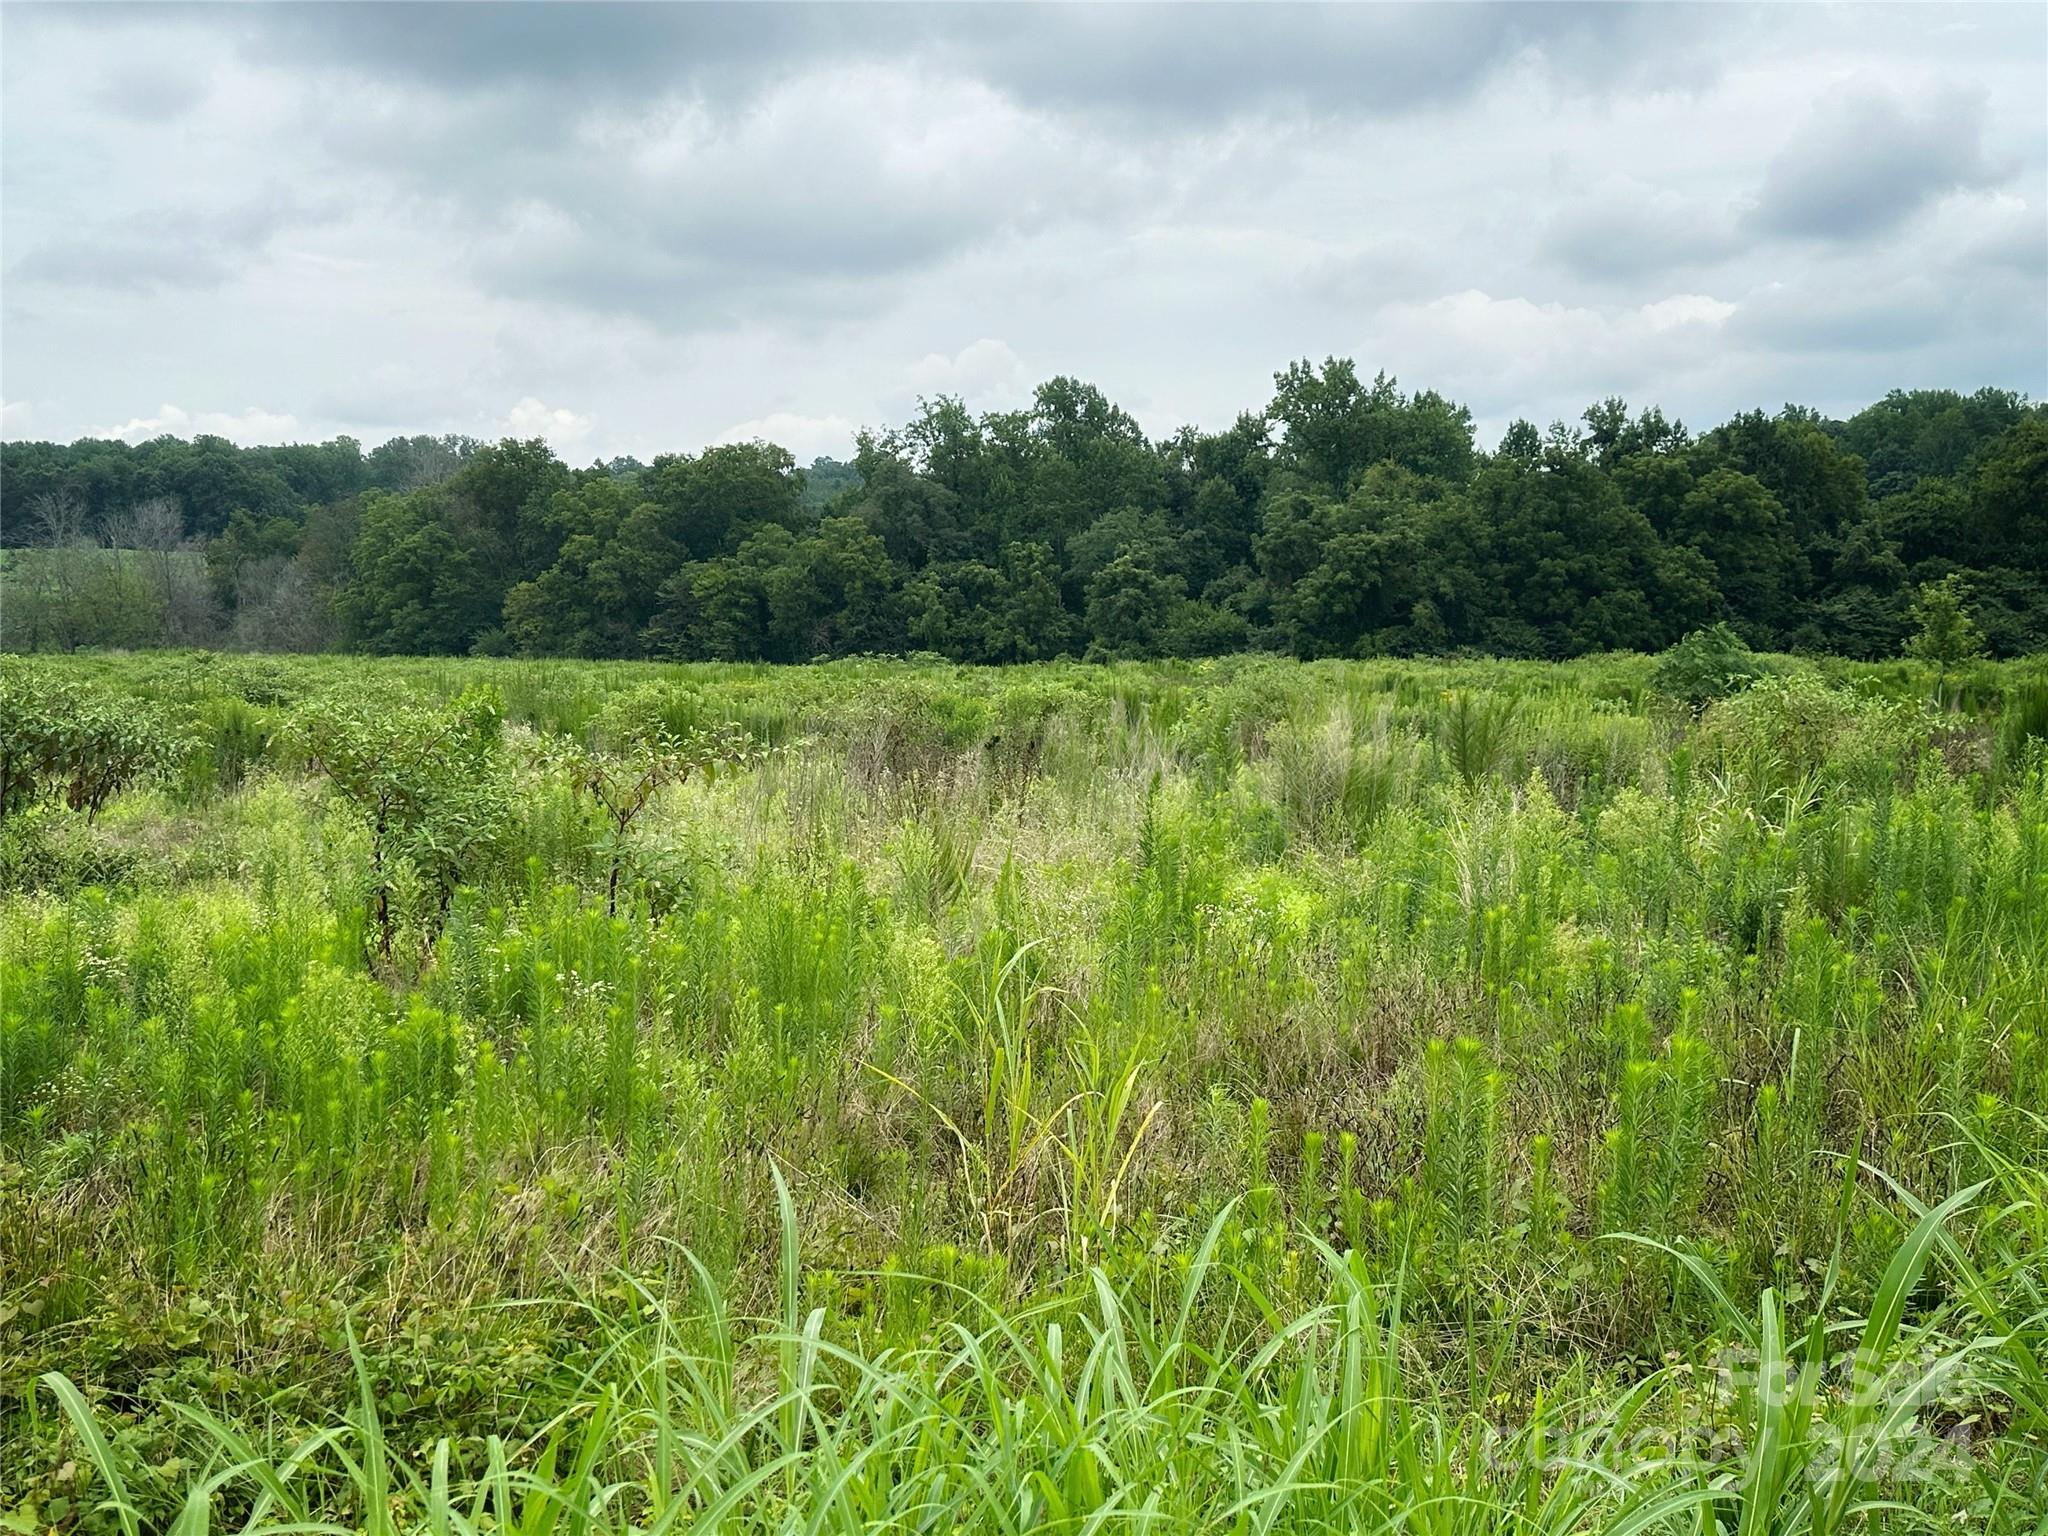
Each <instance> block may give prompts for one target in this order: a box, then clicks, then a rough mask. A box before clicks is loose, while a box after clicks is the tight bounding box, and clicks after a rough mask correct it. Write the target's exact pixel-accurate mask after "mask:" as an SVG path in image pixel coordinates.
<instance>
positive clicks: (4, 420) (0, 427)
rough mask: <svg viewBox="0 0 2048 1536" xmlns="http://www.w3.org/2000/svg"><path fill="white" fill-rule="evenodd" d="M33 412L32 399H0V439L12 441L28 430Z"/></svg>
mask: <svg viewBox="0 0 2048 1536" xmlns="http://www.w3.org/2000/svg"><path fill="white" fill-rule="evenodd" d="M34 414H35V402H34V401H32V400H0V441H6V442H13V441H15V440H16V439H17V438H19V437H21V436H22V434H23V433H25V432H27V431H28V423H29V418H30V417H31V416H33V415H34Z"/></svg>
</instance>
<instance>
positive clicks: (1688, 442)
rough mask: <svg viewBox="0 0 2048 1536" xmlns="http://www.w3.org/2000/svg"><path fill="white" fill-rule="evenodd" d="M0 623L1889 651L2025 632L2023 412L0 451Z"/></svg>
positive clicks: (677, 636)
mask: <svg viewBox="0 0 2048 1536" xmlns="http://www.w3.org/2000/svg"><path fill="white" fill-rule="evenodd" d="M0 506H4V508H5V540H6V543H7V545H8V546H10V547H9V548H8V549H6V550H5V551H4V552H0V553H4V558H5V559H6V562H7V565H6V569H5V586H4V595H5V599H6V601H5V607H4V615H0V623H4V634H0V639H4V642H5V644H6V645H7V646H8V647H10V648H14V649H67V650H68V649H77V648H80V647H85V646H107V645H111V646H124V645H125V646H139V645H156V644H181V645H227V646H237V647H245V648H250V649H258V650H326V649H346V650H355V651H366V652H379V653H405V654H451V653H452V654H524V655H536V656H578V657H676V658H704V659H734V660H749V659H757V660H771V661H805V660H809V659H812V658H814V657H822V656H840V655H847V654H855V653H863V652H878V653H886V652H906V651H927V652H937V653H940V654H943V655H945V656H948V657H952V658H955V659H959V660H965V661H976V662H1012V661H1031V660H1038V659H1042V658H1048V657H1054V656H1060V655H1076V656H1082V655H1086V656H1100V657H1156V656H1199V655H1210V654H1215V653H1219V652H1228V651H1239V650H1246V649H1267V650H1277V651H1285V652H1289V653H1292V654H1295V655H1299V656H1363V655H1406V654H1417V653H1452V652H1460V651H1466V652H1484V653H1491V654H1497V655H1503V656H1519V657H1565V656H1572V655H1578V654H1582V653H1586V652H1592V651H1602V650H1611V649H1637V650H1650V649H1657V648H1660V647H1662V646H1665V645H1667V644H1669V643H1671V642H1672V641H1673V640H1675V639H1677V638H1678V637H1679V636H1681V635H1683V634H1685V633H1687V632H1688V631H1690V630H1693V629H1695V628H1699V627H1701V626H1704V625H1707V624H1711V623H1715V622H1725V623H1727V624H1728V625H1730V626H1731V627H1732V628H1733V629H1734V630H1735V631H1736V632H1738V633H1739V634H1740V635H1741V636H1742V637H1743V639H1745V640H1747V641H1748V642H1749V643H1750V644H1752V645H1754V646H1758V647H1767V648H1772V649H1790V650H1812V651H1830V652H1836V653H1840V654H1845V655H1849V656H1855V657H1875V656H1881V655H1888V654H1892V653H1894V652H1896V650H1897V649H1898V647H1899V645H1900V642H1901V640H1902V638H1903V637H1904V635H1905V633H1906V631H1907V629H1908V627H1909V611H1910V608H1911V604H1912V600H1913V595H1914V593H1915V592H1916V591H1917V589H1918V588H1919V586H1920V585H1921V584H1923V583H1925V582H1929V581H1936V580H1940V579H1942V578H1944V577H1947V576H1950V575H1956V576H1958V577H1959V578H1960V586H1961V589H1962V590H1963V591H1964V592H1966V593H1967V595H1968V601H1969V604H1970V612H1971V614H1972V615H1973V616H1974V618H1975V621H1976V624H1977V626H1978V627H1979V629H1980V630H1981V631H1982V635H1983V638H1984V641H1985V644H1986V646H1987V647H1988V649H1990V650H1991V651H1992V652H1993V653H1995V654H2000V655H2012V654H2016V653H2020V652H2025V651H2030V650H2038V649H2041V648H2043V647H2044V646H2048V408H2044V407H2043V406H2041V405H2036V404H2031V403H2029V402H2028V401H2027V400H2026V399H2025V397H2023V396H2020V395H2017V394H2014V393H2012V392H2009V391H2004V390H1997V389H1984V390H1979V391H1978V392H1976V393H1975V394H1972V395H1967V396H1965V395H1961V394H1958V393H1955V392H1953V391H1947V390H1921V391H1913V392H1903V391H1894V392H1893V393H1892V394H1890V395H1888V396H1886V397H1885V398H1884V399H1883V400H1881V401H1879V402H1878V403H1877V404H1875V405H1872V406H1870V407H1869V408H1868V409H1866V410H1863V411H1860V412H1858V413H1857V414H1855V415H1854V416H1851V417H1850V418H1849V419H1848V420H1846V421H1835V420H1829V419H1826V418H1824V417H1822V416H1821V415H1820V414H1818V413H1817V412H1814V411H1811V410H1807V409H1804V408H1800V407H1796V406H1788V407H1786V408H1785V409H1784V410H1783V411H1780V412H1779V413H1778V414H1776V415H1769V414H1766V413H1764V412H1762V411H1753V412H1749V413H1747V414H1744V415H1739V416H1736V417H1735V418H1733V419H1732V420H1730V421H1728V422H1725V423H1723V424H1722V425H1720V426H1717V427H1714V428H1713V429H1711V430H1710V431H1706V432H1703V433H1700V434H1697V435H1695V434H1694V433H1692V432H1689V431H1688V430H1687V429H1686V428H1685V426H1684V425H1683V424H1681V423H1680V422H1678V421H1676V420H1672V419H1668V418H1667V417H1666V416H1665V415H1664V414H1663V413H1662V412H1661V411H1659V410H1657V409H1655V408H1651V409H1646V410H1641V411H1631V410H1630V408H1629V407H1628V406H1627V405H1626V404H1625V403H1624V402H1622V401H1620V400H1608V401H1605V402H1602V403H1601V404H1598V405H1595V406H1593V407H1591V408H1590V409H1588V410H1587V411H1586V412H1585V413H1584V416H1583V418H1582V420H1581V422H1580V424H1579V425H1577V426H1573V425H1570V424H1567V423H1563V422H1560V423H1557V424H1554V425H1553V426H1551V427H1550V428H1549V430H1548V431H1542V430H1539V429H1538V428H1536V427H1535V426H1533V425H1531V424H1530V423H1528V422H1517V423H1515V424H1514V426H1512V427H1511V428H1510V429H1509V430H1508V431H1507V432H1506V434H1505V435H1504V436H1503V437H1502V439H1501V441H1500V443H1499V444H1498V445H1497V446H1496V447H1495V448H1494V449H1493V450H1492V451H1491V452H1487V451H1484V450H1482V449H1481V447H1480V446H1479V445H1478V444H1477V442H1476V441H1475V437H1474V431H1473V424H1472V419H1471V415H1470V413H1469V412H1468V411H1467V410H1466V409H1465V408H1463V407H1462V406H1459V405H1457V404H1454V403H1453V402H1451V401H1449V400H1447V399H1445V398H1444V397H1442V396H1441V395H1438V394H1436V393H1433V392H1430V391H1427V390H1424V391H1419V392H1415V393H1404V392H1403V391H1402V390H1401V389H1400V388H1399V387H1398V386H1397V384H1396V383H1395V381H1394V380H1392V379H1389V378H1387V377H1385V376H1384V375H1382V376H1380V377H1378V378H1375V379H1372V380H1370V381H1368V380H1365V379H1363V378H1361V377H1360V376H1359V374H1358V372H1357V370H1356V368H1355V367H1354V366H1353V365H1352V364H1351V363H1349V362H1347V361H1343V360H1340V359H1334V358H1333V359H1331V360H1329V361H1327V362H1326V363H1325V364H1324V365H1323V366H1322V367H1320V368H1317V367H1314V366H1312V365H1311V364H1309V363H1307V362H1302V363H1297V364H1295V365H1293V366H1291V367H1289V368H1288V369H1287V370H1286V371H1285V372H1283V373H1281V374H1279V375H1278V376H1277V377H1276V379H1275V391H1274V395H1273V398H1272V400H1271V401H1270V402H1269V403H1268V404H1267V405H1266V406H1265V407H1264V408H1263V409H1260V410H1256V411H1248V412H1246V413H1245V414H1243V415H1242V416H1240V417H1239V418H1238V420H1237V421H1236V423H1235V424H1234V425H1232V426H1231V427H1229V428H1228V429H1227V430H1224V431H1221V432H1202V431H1198V430H1195V429H1193V428H1187V429H1184V430H1182V431H1181V432H1179V433H1177V434H1175V435H1174V436H1172V437H1170V438H1167V439H1165V440H1163V441H1157V442H1155V441H1152V440H1149V439H1148V438H1147V437H1146V435H1145V433H1144V432H1143V431H1142V430H1141V429H1140V428H1139V426H1138V424H1137V422H1136V421H1135V420H1134V419H1133V418H1132V417H1131V416H1130V415H1129V414H1128V413H1127V412H1125V411H1124V410H1122V409H1120V408H1118V407H1117V406H1116V405H1114V404H1113V403H1111V402H1110V401H1109V400H1108V399H1107V398H1105V397H1104V396H1103V394H1102V393H1101V392H1100V391H1099V390H1097V389H1095V388H1093V387H1091V386H1088V385H1086V384H1082V383H1079V382H1077V381H1075V380H1073V379H1069V378H1058V379H1054V380H1052V381H1051V382H1049V383H1047V384H1045V385H1043V386H1041V387H1040V388H1039V389H1038V390H1037V392H1036V394H1035V396H1034V399H1033V402H1032V404H1031V406H1030V407H1029V408H1028V409H1024V410H1018V411H1004V412H994V413H990V414H986V415H982V416H978V417H977V416H976V415H974V414H973V413H971V412H970V411H968V410H967V409H966V407H965V406H964V405H963V404H962V403H961V402H960V401H958V400H955V399H950V398H940V399H936V400H930V401H926V402H923V403H922V404H921V407H920V409H919V412H918V414H917V415H916V417H915V419H913V420H912V421H910V422H908V423H907V424H904V425H902V426H900V427H897V428H894V429H891V430H887V431H878V432H871V433H865V434H863V435H862V436H861V438H860V439H859V443H858V451H857V453H856V454H855V457H854V459H853V461H852V462H851V463H850V464H847V463H840V462H837V461H834V460H830V459H819V460H817V461H815V462H814V463H813V464H812V465H811V466H810V468H808V469H799V468H798V467H797V465H796V464H795V461H794V460H793V458H792V457H791V455H790V454H789V453H787V452H786V451H784V450H783V449H781V448H779V447H776V446H774V445H772V444H768V443H759V442H756V443H744V444H734V445H721V446H714V447H710V448H706V449H705V450H704V451H703V452H701V453H697V454H687V453H677V454H664V455H662V456H660V457H657V458H656V459H654V461H653V462H652V463H648V464H642V463H639V462H637V461H636V460H632V459H617V460H613V461H612V462H610V463H603V464H596V465H593V466H591V467H590V468H587V469H580V470H579V469H572V468H570V467H568V466H567V465H565V464H564V463H562V462H561V460H560V459H558V458H557V457H556V456H555V455H554V454H553V453H551V452H550V451H549V449H548V448H547V447H546V445H545V444H543V443H541V442H538V441H533V442H518V441H509V440H508V441H505V442H502V443H497V444H483V443H479V442H475V441H472V440H469V439H466V438H459V437H444V438H430V437H411V438H395V439H393V440H392V441H390V442H387V443H385V444H384V445H383V446H381V447H379V448H377V449H375V450H374V451H371V452H368V453H365V452H364V451H363V449H362V447H361V445H360V444H358V443H357V442H356V441H354V440H353V439H351V438H347V437H338V438H335V439H334V440H333V441H331V442H325V443H316V444H293V445H290V446H284V447H260V448H237V447H236V446H234V445H233V444H231V443H229V442H227V441H226V440H225V439H222V438H218V437H200V438H196V439H194V440H192V441H189V442H188V441H184V440H181V439H177V438H171V437H163V438H158V439H156V440H154V441H151V442H145V443H142V444H140V445H139V446H129V445H127V444H125V443H122V442H114V441H101V440H91V439H88V440H81V441H79V442H76V443H73V444H71V445H69V446H68V447H66V446H62V445H58V444H54V443H45V442H21V443H10V444H7V445H6V447H5V450H4V454H0Z"/></svg>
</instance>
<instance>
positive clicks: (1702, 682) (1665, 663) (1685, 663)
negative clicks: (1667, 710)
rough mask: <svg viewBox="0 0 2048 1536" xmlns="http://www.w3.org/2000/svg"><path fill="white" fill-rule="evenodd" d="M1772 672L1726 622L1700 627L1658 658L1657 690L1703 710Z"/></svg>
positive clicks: (1652, 684)
mask: <svg viewBox="0 0 2048 1536" xmlns="http://www.w3.org/2000/svg"><path fill="white" fill-rule="evenodd" d="M1770 675H1771V669H1770V668H1769V667H1768V666H1766V665H1765V664H1764V662H1763V659H1762V658H1761V657H1759V656H1758V655H1757V654H1756V653H1755V652H1754V651H1752V650H1751V649H1750V648H1749V647H1748V646H1747V645H1745V644H1743V642H1742V637H1741V636H1740V635H1738V634H1736V633H1735V631H1734V630H1732V629H1730V628H1729V627H1728V626H1727V625H1726V624H1716V625H1714V626H1713V627H1712V628H1711V629H1696V630H1694V631H1693V632H1692V633H1691V634H1689V635H1687V636H1686V637H1685V638H1684V639H1683V640H1681V641H1679V642H1678V643H1677V644H1676V645H1674V646H1672V647H1671V648H1670V649H1669V650H1668V651H1665V652H1664V653H1663V654H1662V655H1661V656H1659V657H1658V658H1657V665H1656V668H1655V670H1653V671H1652V672H1651V673H1650V687H1651V689H1652V691H1653V692H1656V693H1659V694H1662V695H1663V696H1664V697H1665V698H1667V699H1674V700H1676V701H1678V702H1679V703H1682V704H1689V705H1691V706H1692V707H1693V708H1694V709H1700V708H1702V707H1704V706H1705V705H1707V704H1709V703H1711V702H1712V701H1713V700H1715V699H1724V698H1726V697H1728V695H1730V694H1731V693H1740V692H1741V691H1742V690H1743V689H1744V688H1747V687H1748V686H1749V685H1750V684H1751V683H1754V682H1756V681H1758V680H1759V679H1760V678H1765V677H1768V676H1770Z"/></svg>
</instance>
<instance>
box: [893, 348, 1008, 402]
mask: <svg viewBox="0 0 2048 1536" xmlns="http://www.w3.org/2000/svg"><path fill="white" fill-rule="evenodd" d="M905 378H906V382H907V383H908V384H909V386H910V388H911V390H912V391H913V392H914V393H916V394H919V395H957V396H959V397H960V398H961V399H962V400H964V401H966V402H967V404H968V405H969V406H970V407H972V408H973V409H975V410H1001V409H1003V408H1005V407H1007V406H1014V405H1018V404H1020V403H1022V402H1023V401H1024V400H1026V399H1028V398H1029V397H1030V394H1031V387H1032V384H1033V382H1034V381H1033V380H1032V379H1031V377H1030V376H1029V375H1028V374H1026V373H1025V371H1024V361H1023V359H1022V358H1020V357H1018V356H1017V354H1016V353H1015V352H1014V351H1012V350H1011V348H1010V344H1009V343H1008V342H1006V341H997V340H996V339H995V338H993V337H989V336H984V337H982V338H981V340H979V341H972V342H969V343H968V344H967V345H966V346H964V347H962V348H961V349H960V350H959V351H958V352H955V353H954V354H953V355H952V356H951V357H948V356H946V355H945V354H944V353H941V352H932V353H928V354H926V355H925V357H923V358H922V359H920V360H919V361H918V362H916V363H914V364H912V365H911V367H910V368H909V370H908V372H907V374H906V376H905Z"/></svg>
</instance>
